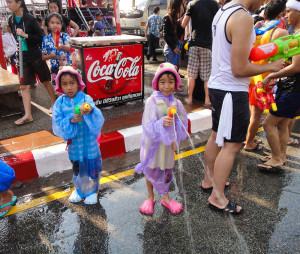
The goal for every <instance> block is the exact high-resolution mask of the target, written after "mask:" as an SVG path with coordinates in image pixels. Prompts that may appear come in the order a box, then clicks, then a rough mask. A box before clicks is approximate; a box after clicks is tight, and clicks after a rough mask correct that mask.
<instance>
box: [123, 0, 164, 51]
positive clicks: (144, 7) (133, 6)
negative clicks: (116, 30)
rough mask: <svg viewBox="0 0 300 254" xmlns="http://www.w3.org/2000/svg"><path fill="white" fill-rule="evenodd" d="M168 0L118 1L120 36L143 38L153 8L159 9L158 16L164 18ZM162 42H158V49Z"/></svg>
mask: <svg viewBox="0 0 300 254" xmlns="http://www.w3.org/2000/svg"><path fill="white" fill-rule="evenodd" d="M169 2H170V0H120V2H119V7H120V23H121V32H122V34H131V35H140V36H145V29H146V24H147V20H148V18H149V17H150V16H151V15H152V14H153V9H154V7H155V6H159V8H160V16H161V17H164V16H165V14H166V11H167V7H168V4H169ZM163 45H164V41H163V40H160V48H161V47H162V46H163Z"/></svg>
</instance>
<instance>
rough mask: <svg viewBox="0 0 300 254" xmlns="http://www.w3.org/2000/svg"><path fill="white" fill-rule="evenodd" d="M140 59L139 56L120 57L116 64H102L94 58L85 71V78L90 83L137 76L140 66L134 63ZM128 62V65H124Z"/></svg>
mask: <svg viewBox="0 0 300 254" xmlns="http://www.w3.org/2000/svg"><path fill="white" fill-rule="evenodd" d="M140 60H141V57H135V58H134V59H133V58H132V57H127V58H122V59H121V60H120V61H119V62H118V63H117V64H109V65H106V64H103V65H100V61H99V60H96V61H95V62H93V63H92V64H91V66H90V68H89V70H88V73H87V80H88V81H89V82H90V83H95V82H97V81H100V80H103V79H105V80H112V79H120V78H121V77H122V78H124V79H126V78H132V77H136V76H138V74H139V73H140V66H137V65H136V64H137V63H138V62H139V61H140ZM128 61H129V62H130V63H131V64H130V67H125V66H126V65H127V62H128Z"/></svg>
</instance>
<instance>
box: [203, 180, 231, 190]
mask: <svg viewBox="0 0 300 254" xmlns="http://www.w3.org/2000/svg"><path fill="white" fill-rule="evenodd" d="M226 183H227V182H226ZM228 183H229V184H228V185H227V184H225V189H226V188H229V187H230V182H228ZM202 184H203V182H201V184H200V187H201V189H202V190H203V191H204V192H208V193H209V192H211V191H212V190H213V187H209V188H203V187H202Z"/></svg>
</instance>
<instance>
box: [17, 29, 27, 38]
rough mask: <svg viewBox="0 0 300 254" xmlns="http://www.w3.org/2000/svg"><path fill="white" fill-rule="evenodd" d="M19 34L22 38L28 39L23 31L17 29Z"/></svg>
mask: <svg viewBox="0 0 300 254" xmlns="http://www.w3.org/2000/svg"><path fill="white" fill-rule="evenodd" d="M17 34H18V35H20V36H21V37H26V33H24V31H23V29H21V28H17Z"/></svg>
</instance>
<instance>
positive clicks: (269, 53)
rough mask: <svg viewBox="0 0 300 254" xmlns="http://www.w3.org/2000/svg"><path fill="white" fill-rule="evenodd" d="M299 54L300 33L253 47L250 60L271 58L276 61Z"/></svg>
mask: <svg viewBox="0 0 300 254" xmlns="http://www.w3.org/2000/svg"><path fill="white" fill-rule="evenodd" d="M298 54H300V34H299V35H296V36H295V35H287V36H284V37H280V38H278V39H275V40H272V41H271V42H269V43H266V44H263V45H260V46H257V47H254V48H252V49H251V52H250V60H251V61H254V62H257V61H260V60H263V59H267V58H269V60H270V61H275V60H277V59H281V58H284V59H285V61H286V60H287V59H288V58H290V57H293V56H296V55H298Z"/></svg>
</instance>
